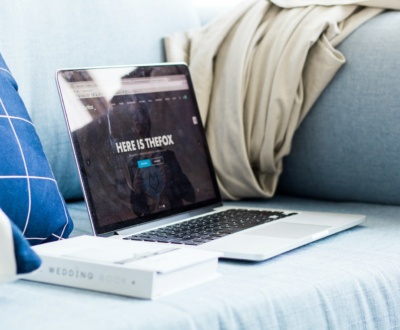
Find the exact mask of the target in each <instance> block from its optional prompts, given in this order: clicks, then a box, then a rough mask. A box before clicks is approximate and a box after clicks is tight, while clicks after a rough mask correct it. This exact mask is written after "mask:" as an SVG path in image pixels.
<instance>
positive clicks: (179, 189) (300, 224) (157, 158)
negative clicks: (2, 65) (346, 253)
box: [56, 63, 365, 261]
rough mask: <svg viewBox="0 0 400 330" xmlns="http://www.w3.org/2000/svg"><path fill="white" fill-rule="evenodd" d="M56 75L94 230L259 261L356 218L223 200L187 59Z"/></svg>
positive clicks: (357, 221) (358, 219)
mask: <svg viewBox="0 0 400 330" xmlns="http://www.w3.org/2000/svg"><path fill="white" fill-rule="evenodd" d="M56 81H57V86H58V91H59V94H60V99H61V103H62V107H63V112H64V116H65V119H66V123H67V127H68V131H69V134H70V139H71V144H72V147H73V152H74V155H75V160H76V164H77V167H78V170H79V175H80V180H81V183H82V187H83V192H84V197H85V201H86V204H87V209H88V213H89V218H90V221H91V226H92V229H93V233H94V235H96V236H103V237H113V238H116V239H128V240H135V241H145V242H152V244H153V243H154V242H157V243H158V244H169V245H175V244H176V245H179V246H182V247H188V248H193V249H205V250H212V251H218V252H221V253H222V254H223V258H230V259H241V260H252V261H261V260H266V259H268V258H272V257H274V256H277V255H279V254H282V253H284V252H287V251H289V250H292V249H294V248H297V247H299V246H302V245H305V244H308V243H310V242H313V241H315V240H317V239H320V238H323V237H326V236H328V235H332V234H335V233H337V232H340V231H342V230H345V229H348V228H351V227H353V226H356V225H359V224H361V223H362V222H363V221H364V219H365V216H363V215H354V214H331V213H318V212H302V211H297V212H293V211H287V210H269V209H256V208H253V209H251V208H250V209H245V208H231V207H227V206H224V205H223V203H222V199H221V195H220V192H219V190H218V181H217V178H216V174H215V172H214V168H213V164H212V159H211V155H210V151H209V148H208V146H207V140H206V134H205V129H204V127H203V124H202V120H201V117H200V113H199V109H198V105H197V102H196V97H195V91H194V88H193V84H192V81H191V78H190V73H189V69H188V67H187V65H186V64H183V63H172V64H171V63H163V64H152V65H133V66H119V67H99V68H72V69H71V68H70V69H61V70H58V71H57V73H56ZM228 120H229V119H228ZM221 143H222V141H221Z"/></svg>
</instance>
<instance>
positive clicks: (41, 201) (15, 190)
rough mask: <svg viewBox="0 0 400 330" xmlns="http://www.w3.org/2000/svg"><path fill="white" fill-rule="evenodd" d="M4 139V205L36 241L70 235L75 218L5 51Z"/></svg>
mask: <svg viewBox="0 0 400 330" xmlns="http://www.w3.org/2000/svg"><path fill="white" fill-rule="evenodd" d="M0 141H1V143H0V208H1V209H2V210H3V211H4V213H5V214H7V216H8V218H9V219H10V220H11V221H12V222H14V224H15V225H17V227H18V228H19V229H20V230H21V232H22V234H23V235H24V236H25V238H26V239H27V240H28V241H29V243H30V244H31V245H35V244H39V243H44V242H49V241H54V240H59V239H61V238H66V237H68V235H69V234H70V232H71V231H72V228H73V224H72V220H71V218H70V215H69V213H68V210H67V208H66V205H65V202H64V199H63V197H62V196H61V194H60V191H59V189H58V185H57V182H56V181H55V179H54V175H53V172H52V170H51V168H50V165H49V163H48V161H47V158H46V156H45V154H44V152H43V148H42V145H41V142H40V140H39V137H38V135H37V134H36V131H35V128H34V126H33V123H32V121H31V119H30V117H29V115H28V112H27V110H26V109H25V106H24V103H23V102H22V100H21V98H20V96H19V94H18V86H17V84H16V82H15V80H14V78H13V77H12V75H11V73H10V71H9V70H8V67H7V65H6V64H5V62H4V60H3V57H2V56H1V54H0Z"/></svg>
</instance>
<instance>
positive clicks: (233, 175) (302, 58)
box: [165, 0, 400, 199]
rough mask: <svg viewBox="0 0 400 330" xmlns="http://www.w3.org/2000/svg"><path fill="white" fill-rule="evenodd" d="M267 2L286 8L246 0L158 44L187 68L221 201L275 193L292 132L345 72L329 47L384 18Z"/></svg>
mask: <svg viewBox="0 0 400 330" xmlns="http://www.w3.org/2000/svg"><path fill="white" fill-rule="evenodd" d="M275 2H276V3H279V2H282V3H283V2H284V3H285V5H286V6H287V7H294V8H282V7H279V6H277V5H276V4H274V3H272V2H271V1H266V0H245V1H243V2H242V3H241V4H240V5H239V6H237V7H235V8H234V10H232V11H231V12H229V13H227V14H226V15H224V16H222V17H219V18H217V19H215V20H214V21H212V22H211V23H209V24H208V25H206V26H205V27H203V28H201V29H199V30H196V31H190V32H187V33H180V34H176V35H173V36H170V37H168V38H166V39H165V47H166V54H167V60H168V61H170V62H175V61H184V62H186V63H188V64H189V67H190V70H191V73H192V78H193V83H194V86H195V90H196V94H197V98H198V103H199V107H200V112H201V116H202V119H203V122H204V124H205V127H206V133H207V138H208V141H209V144H210V151H211V154H212V157H213V161H214V166H215V169H216V173H217V177H218V181H219V185H220V189H221V192H222V195H223V197H224V198H229V199H239V198H244V197H271V196H272V195H273V194H274V193H275V190H276V186H277V183H278V179H279V175H280V174H281V172H282V169H283V168H282V160H283V158H284V157H285V156H286V155H288V154H289V152H290V148H291V143H292V138H293V135H294V133H295V130H296V129H297V128H298V127H299V125H300V123H301V122H302V120H303V119H304V117H305V116H306V115H307V113H308V111H309V110H310V108H311V106H312V105H313V103H314V101H315V100H316V99H317V98H318V96H319V95H320V94H321V92H322V91H323V90H324V88H325V87H326V86H327V84H328V83H329V82H330V81H331V79H332V78H333V77H334V75H335V73H336V72H337V71H338V69H339V68H340V67H341V66H342V65H343V64H344V63H345V58H344V56H343V55H342V54H341V53H340V52H339V51H337V50H335V48H334V47H335V46H336V45H337V44H338V43H340V42H341V41H342V40H343V39H344V38H345V37H346V36H347V35H348V34H349V33H351V32H352V31H353V30H354V29H356V28H357V27H358V26H359V25H360V24H362V23H363V22H365V21H366V20H368V19H370V18H372V17H374V16H375V15H377V14H379V13H380V12H381V11H382V10H383V9H378V8H374V7H364V6H358V5H335V6H305V7H296V6H298V5H300V4H301V3H305V2H307V0H303V1H302V0H297V1H296V0H276V1H275ZM313 2H314V3H315V2H317V1H313ZM320 2H321V1H320ZM331 2H335V1H331ZM339 2H340V0H339ZM347 2H349V1H347ZM358 2H359V1H358ZM389 2H391V3H393V0H392V1H388V3H389ZM398 2H400V1H398ZM384 3H385V0H381V1H380V4H381V5H384ZM381 7H382V6H381ZM399 9H400V8H399Z"/></svg>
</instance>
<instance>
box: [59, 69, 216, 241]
mask: <svg viewBox="0 0 400 330" xmlns="http://www.w3.org/2000/svg"><path fill="white" fill-rule="evenodd" d="M57 75H58V77H57V79H58V81H59V84H60V88H62V90H63V91H64V92H63V99H62V101H63V103H64V107H65V109H66V112H67V116H66V117H67V122H68V126H69V129H70V134H71V138H72V141H73V147H74V149H75V150H74V151H75V155H76V157H77V161H78V164H79V167H80V172H81V180H82V183H83V185H84V191H85V194H86V196H85V197H86V200H87V202H88V204H89V205H90V207H89V210H90V213H91V214H90V217H91V220H92V224H93V226H94V229H95V232H96V233H97V234H106V233H110V232H114V231H117V230H119V229H122V228H125V227H129V226H133V225H136V224H140V223H143V222H148V221H153V220H155V219H158V218H161V217H166V216H169V215H173V214H178V213H182V212H187V211H190V210H191V209H197V208H199V207H203V206H206V205H215V204H217V203H219V202H220V195H219V192H218V187H217V182H216V180H215V175H214V170H213V167H212V163H211V158H210V154H209V151H208V148H207V143H206V142H205V141H206V137H205V134H204V129H203V127H202V122H201V118H200V114H199V110H198V107H197V103H196V100H195V95H194V93H193V88H192V83H191V80H190V77H189V74H188V70H187V66H186V65H179V64H177V65H172V66H171V65H167V66H162V65H161V66H160V65H157V66H142V67H119V68H115V69H114V70H110V69H109V68H108V69H104V68H94V69H82V70H79V69H77V70H61V71H59V72H58V73H57Z"/></svg>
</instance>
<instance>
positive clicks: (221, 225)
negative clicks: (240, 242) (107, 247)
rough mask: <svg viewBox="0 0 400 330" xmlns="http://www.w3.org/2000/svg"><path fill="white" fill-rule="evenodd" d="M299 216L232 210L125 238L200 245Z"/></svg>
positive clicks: (273, 212)
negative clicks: (265, 224) (258, 226)
mask: <svg viewBox="0 0 400 330" xmlns="http://www.w3.org/2000/svg"><path fill="white" fill-rule="evenodd" d="M294 214H296V213H284V212H280V211H268V210H246V209H229V210H226V211H221V212H217V213H212V214H210V215H206V216H202V217H199V218H195V219H191V220H189V221H185V222H181V223H177V224H174V225H170V226H166V227H162V228H158V229H155V230H151V231H147V232H143V233H139V234H135V235H132V236H128V237H125V238H124V239H127V240H134V241H149V242H162V243H172V244H186V245H200V244H204V243H207V242H210V241H212V240H215V239H217V238H221V237H224V236H227V235H230V234H233V233H236V232H238V231H241V230H244V229H248V228H251V227H254V226H257V225H261V224H264V223H268V222H271V221H275V220H278V219H282V218H285V217H288V216H291V215H294Z"/></svg>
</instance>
